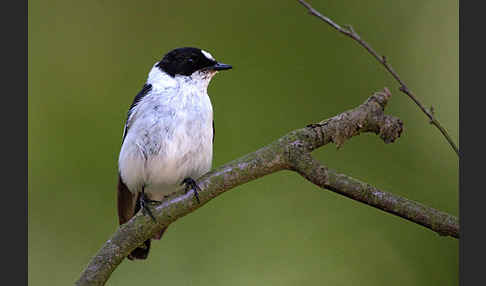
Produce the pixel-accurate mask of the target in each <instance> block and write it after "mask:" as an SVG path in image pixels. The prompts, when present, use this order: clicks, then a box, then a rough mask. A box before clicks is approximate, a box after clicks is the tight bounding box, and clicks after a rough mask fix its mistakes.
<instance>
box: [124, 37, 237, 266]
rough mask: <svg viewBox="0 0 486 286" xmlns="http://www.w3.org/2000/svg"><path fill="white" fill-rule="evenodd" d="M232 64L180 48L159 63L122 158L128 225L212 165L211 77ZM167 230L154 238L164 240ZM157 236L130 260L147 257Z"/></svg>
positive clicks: (132, 118) (135, 106) (139, 99)
mask: <svg viewBox="0 0 486 286" xmlns="http://www.w3.org/2000/svg"><path fill="white" fill-rule="evenodd" d="M228 69H231V66H230V65H227V64H223V63H219V62H217V61H216V60H215V59H214V58H213V56H211V54H210V53H208V52H207V51H204V50H201V49H198V48H190V47H186V48H178V49H175V50H172V51H170V52H169V53H167V54H166V55H165V56H164V57H163V58H162V60H161V61H159V62H156V63H155V65H154V66H153V67H152V70H151V71H150V73H149V75H148V79H147V82H146V83H145V85H144V86H143V88H142V90H141V91H140V92H139V93H138V94H137V96H136V97H135V99H134V101H133V103H132V105H131V106H130V109H129V111H128V118H127V121H126V124H125V129H124V132H123V139H122V146H121V150H120V155H119V158H118V197H117V199H118V218H119V223H120V225H121V224H124V223H125V222H127V221H128V220H129V219H130V218H131V217H133V216H134V215H135V214H136V213H137V212H138V211H139V210H140V209H142V211H144V213H147V214H149V215H150V216H151V217H152V218H153V216H152V213H151V212H150V209H149V207H148V204H149V203H151V202H155V201H160V200H162V199H163V197H164V196H166V195H168V194H170V193H172V192H174V191H175V190H176V189H177V188H178V186H179V185H183V184H185V185H186V189H187V190H189V189H193V190H194V194H195V196H196V199H197V200H198V201H199V198H198V196H197V189H198V187H197V184H196V182H195V180H196V179H197V178H199V177H200V176H201V175H203V174H204V173H206V172H208V171H209V170H210V169H211V163H212V158H213V141H214V134H215V132H214V121H213V107H212V105H211V100H210V99H209V96H208V93H207V88H208V85H209V82H210V80H211V78H212V77H213V76H214V75H215V74H216V73H217V72H218V71H221V70H228ZM165 230H166V229H163V230H162V231H161V232H160V233H159V234H158V235H156V236H155V237H153V239H160V238H161V236H162V234H163V233H164V231H165ZM150 243H151V240H150V239H149V240H147V241H145V242H144V244H143V245H141V246H140V247H138V248H136V249H135V250H133V251H132V252H131V253H130V255H129V256H128V258H129V259H131V260H133V259H145V258H147V255H148V252H149V250H150Z"/></svg>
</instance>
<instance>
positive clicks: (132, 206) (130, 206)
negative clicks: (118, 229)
mask: <svg viewBox="0 0 486 286" xmlns="http://www.w3.org/2000/svg"><path fill="white" fill-rule="evenodd" d="M133 198H134V195H133V194H132V193H131V192H130V190H128V187H127V186H126V185H125V183H123V181H122V179H121V177H120V176H119V177H118V219H119V223H120V225H122V224H124V223H126V222H127V221H129V220H130V219H131V218H132V217H133V216H134V215H135V214H136V213H137V212H138V211H139V210H140V193H139V194H138V196H137V199H136V200H133ZM166 229H167V227H164V228H163V229H162V230H161V231H160V232H158V233H157V234H156V235H155V236H154V237H153V238H152V239H157V240H158V239H160V238H161V237H162V235H163V234H164V232H165V230H166ZM150 244H151V239H147V240H146V241H145V242H144V243H143V245H141V246H139V247H137V248H135V249H134V250H132V252H131V253H130V254H129V255H128V257H127V258H128V259H130V260H135V259H147V256H148V253H149V251H150Z"/></svg>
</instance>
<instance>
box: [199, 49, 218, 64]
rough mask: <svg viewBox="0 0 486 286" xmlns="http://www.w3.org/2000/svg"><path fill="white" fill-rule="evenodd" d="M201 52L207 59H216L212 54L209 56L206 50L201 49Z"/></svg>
mask: <svg viewBox="0 0 486 286" xmlns="http://www.w3.org/2000/svg"><path fill="white" fill-rule="evenodd" d="M201 53H202V54H203V55H204V56H205V57H206V58H208V59H210V60H212V61H216V60H215V59H214V58H213V56H211V54H210V53H208V52H206V51H205V50H201Z"/></svg>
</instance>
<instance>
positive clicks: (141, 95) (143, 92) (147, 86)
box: [122, 84, 152, 144]
mask: <svg viewBox="0 0 486 286" xmlns="http://www.w3.org/2000/svg"><path fill="white" fill-rule="evenodd" d="M151 89H152V85H151V84H144V85H143V87H142V90H141V91H140V92H139V93H138V94H137V96H135V98H134V99H133V102H132V105H130V109H129V110H128V114H127V121H126V122H125V129H124V130H123V139H122V144H123V141H125V137H126V136H127V132H128V127H129V126H128V120H129V119H130V115H132V112H133V108H134V107H135V106H136V105H137V104H138V103H139V102H140V100H142V98H144V96H146V95H147V94H148V93H149V91H150V90H151Z"/></svg>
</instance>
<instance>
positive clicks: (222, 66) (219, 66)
mask: <svg viewBox="0 0 486 286" xmlns="http://www.w3.org/2000/svg"><path fill="white" fill-rule="evenodd" d="M232 68H233V67H232V66H230V65H227V64H223V63H216V64H214V65H213V66H210V67H209V69H211V70H215V71H222V70H229V69H232Z"/></svg>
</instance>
